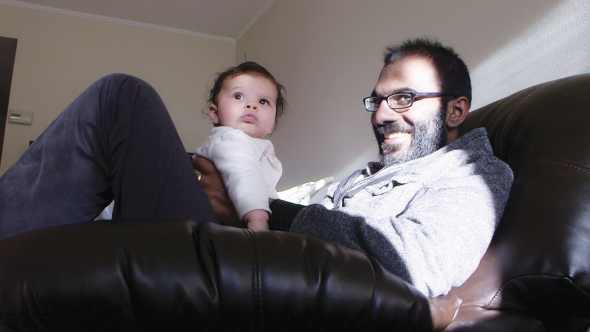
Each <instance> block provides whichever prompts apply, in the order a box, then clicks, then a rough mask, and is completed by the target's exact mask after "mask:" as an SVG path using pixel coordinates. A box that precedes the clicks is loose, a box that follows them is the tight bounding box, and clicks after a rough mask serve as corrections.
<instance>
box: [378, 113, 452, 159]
mask: <svg viewBox="0 0 590 332" xmlns="http://www.w3.org/2000/svg"><path fill="white" fill-rule="evenodd" d="M445 111H446V110H441V112H438V116H436V117H435V118H434V119H432V120H431V121H427V122H420V123H416V124H415V125H414V126H413V127H412V126H409V125H404V124H401V123H399V122H392V123H387V124H384V125H382V126H379V127H377V128H375V130H376V134H377V138H378V141H379V143H380V146H381V162H382V163H383V166H385V167H387V166H391V165H394V164H399V163H403V162H407V161H410V160H414V159H417V158H420V157H424V156H426V155H429V154H431V153H433V152H434V151H436V150H438V149H440V148H441V147H443V146H444V145H445V144H446V143H447V130H446V128H445V124H444V119H445V113H446V112H445ZM396 132H402V133H409V134H411V135H412V141H411V143H410V146H409V147H408V149H407V150H406V151H405V152H403V153H402V154H401V155H400V154H397V153H395V151H396V149H395V146H393V145H389V144H386V143H385V142H384V140H385V139H384V137H385V136H386V135H389V134H391V133H396Z"/></svg>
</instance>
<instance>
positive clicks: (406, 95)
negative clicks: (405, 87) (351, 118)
mask: <svg viewBox="0 0 590 332" xmlns="http://www.w3.org/2000/svg"><path fill="white" fill-rule="evenodd" d="M447 96H451V95H449V94H446V93H443V92H416V91H399V92H394V93H392V94H390V95H388V96H385V97H377V96H371V97H365V98H363V105H364V106H365V111H367V112H371V113H373V112H376V111H377V109H378V108H379V105H380V104H381V102H382V101H383V100H384V99H385V100H386V101H387V106H389V108H391V109H392V110H394V111H396V112H398V113H403V112H405V111H407V110H408V109H409V108H410V107H411V106H412V105H413V104H414V102H415V101H417V100H420V99H424V98H434V97H447Z"/></svg>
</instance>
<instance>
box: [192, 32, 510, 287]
mask: <svg viewBox="0 0 590 332" xmlns="http://www.w3.org/2000/svg"><path fill="white" fill-rule="evenodd" d="M470 103H471V83H470V78H469V72H468V69H467V66H466V65H465V63H464V62H463V60H461V58H460V57H459V56H458V55H457V54H456V53H455V51H453V50H452V49H451V48H449V47H446V46H443V45H441V44H440V43H438V42H435V41H430V40H425V39H416V40H409V41H406V42H404V43H402V44H401V45H399V46H394V47H390V48H388V49H387V52H386V55H385V61H384V66H383V68H382V70H381V73H380V74H379V78H378V80H377V83H376V85H375V87H374V89H373V92H372V94H371V96H370V97H366V98H364V99H363V104H364V107H365V109H366V111H368V112H370V113H371V123H372V126H373V129H374V132H375V136H376V138H377V142H378V144H379V150H380V155H381V160H380V161H379V162H370V163H368V165H367V167H366V168H365V169H362V170H358V171H356V172H354V173H353V174H351V175H350V176H348V177H347V178H346V179H344V180H343V181H341V182H340V183H337V184H335V185H334V186H332V188H331V189H330V190H329V191H328V195H327V196H326V198H325V199H324V201H323V202H322V204H315V205H310V206H305V207H304V206H295V205H292V204H288V203H286V202H283V201H280V200H274V201H273V202H271V210H272V213H273V215H272V219H271V223H270V227H271V229H276V230H288V231H291V232H297V233H303V234H307V235H312V236H315V237H318V238H321V239H323V240H327V241H332V242H335V243H338V244H341V245H344V246H347V247H350V248H354V249H358V250H361V251H363V252H365V253H367V254H368V255H370V256H372V257H374V258H376V259H377V260H378V261H379V262H380V263H381V264H382V265H383V266H384V267H385V268H387V269H388V270H390V271H391V272H393V273H395V274H397V275H398V276H400V277H402V278H403V279H405V280H407V281H408V282H410V283H412V284H413V285H414V286H415V287H416V288H417V289H419V290H420V291H421V292H423V293H424V294H425V295H427V296H431V297H432V296H438V295H441V294H446V293H447V292H448V291H449V290H450V289H451V288H452V287H455V286H459V285H461V284H462V283H463V282H464V281H465V280H466V279H467V278H468V277H469V276H470V275H471V273H473V271H474V270H475V269H476V267H477V265H478V264H479V261H480V259H481V257H482V256H483V254H484V253H485V251H486V249H487V247H488V245H489V243H490V241H491V239H492V235H493V233H494V230H495V227H496V225H497V223H498V221H499V220H500V218H501V216H502V213H503V210H504V206H505V204H506V201H507V199H508V195H509V192H510V187H511V184H512V181H513V175H512V171H511V170H510V168H509V166H508V165H507V164H505V163H504V162H502V161H501V160H499V159H498V158H496V157H495V156H494V155H493V151H492V148H491V145H490V143H489V140H488V137H487V133H486V131H485V129H483V128H478V129H474V130H472V131H470V132H467V133H465V134H463V135H461V136H460V133H459V126H460V125H461V123H463V121H464V120H465V118H466V116H467V114H468V112H469V107H470ZM195 163H196V165H197V168H202V167H203V165H202V164H203V163H202V162H200V161H195ZM206 173H207V172H206ZM206 177H215V174H214V173H213V174H206ZM209 181H211V180H210V179H209ZM204 187H205V190H206V191H207V193H208V195H209V197H210V199H211V201H212V203H213V208H214V210H215V211H216V213H217V216H218V217H219V216H220V214H223V212H222V211H227V209H228V207H227V206H228V205H229V203H228V202H225V203H223V202H222V204H219V202H220V198H219V197H220V195H219V192H213V190H211V189H209V188H207V185H206V184H205V185H204ZM221 201H222V200H221ZM223 204H225V206H223V207H220V206H222V205H223ZM225 213H226V212H225Z"/></svg>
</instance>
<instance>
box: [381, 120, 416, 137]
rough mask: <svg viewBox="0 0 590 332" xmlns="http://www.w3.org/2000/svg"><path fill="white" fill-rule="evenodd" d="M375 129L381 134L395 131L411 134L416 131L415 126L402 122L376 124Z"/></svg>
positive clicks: (384, 134)
mask: <svg viewBox="0 0 590 332" xmlns="http://www.w3.org/2000/svg"><path fill="white" fill-rule="evenodd" d="M375 131H376V132H377V133H378V134H379V135H381V136H386V135H390V134H393V133H408V134H411V133H412V132H413V131H414V128H413V127H412V126H409V125H405V124H403V123H400V122H387V123H384V124H381V125H376V126H375Z"/></svg>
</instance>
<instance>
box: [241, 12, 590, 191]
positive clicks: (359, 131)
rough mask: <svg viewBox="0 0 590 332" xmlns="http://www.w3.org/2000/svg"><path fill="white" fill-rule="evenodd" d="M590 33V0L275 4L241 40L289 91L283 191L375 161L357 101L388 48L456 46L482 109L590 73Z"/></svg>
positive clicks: (279, 136)
mask: <svg viewBox="0 0 590 332" xmlns="http://www.w3.org/2000/svg"><path fill="white" fill-rule="evenodd" d="M589 35H590V2H588V1H587V0H561V1H560V0H518V1H513V0H496V1H467V0H445V1H431V0H414V1H401V0H397V1H396V0H366V1H357V0H298V1H291V0H277V2H276V3H275V5H274V6H273V7H272V8H271V10H269V11H268V12H267V13H266V14H265V15H264V16H263V17H262V18H261V19H260V20H259V21H258V22H257V23H256V24H255V25H254V26H253V27H252V28H251V29H250V30H249V31H248V32H247V33H245V34H244V35H243V36H242V37H241V38H240V39H239V40H238V46H237V57H238V60H242V59H243V58H244V57H247V58H248V59H250V60H256V61H260V62H261V63H262V64H264V65H265V66H267V67H268V68H269V70H271V72H273V73H274V74H275V75H276V77H277V78H278V79H279V80H280V81H282V83H283V84H285V86H286V88H287V99H288V102H289V107H288V109H287V112H286V115H285V116H284V118H282V119H280V120H279V127H278V128H277V130H276V131H275V133H274V134H273V137H272V139H273V141H274V142H275V147H276V149H277V153H278V155H279V158H280V159H281V160H282V161H283V164H284V168H285V173H284V178H283V180H282V182H281V184H280V186H281V187H283V188H284V187H287V186H290V185H294V184H297V183H301V182H304V181H309V180H311V179H314V178H318V177H322V176H328V175H336V176H342V175H343V174H346V173H347V172H348V171H349V170H351V169H355V168H358V167H362V165H363V163H364V162H365V161H367V160H368V159H371V158H375V157H376V151H377V148H376V145H375V143H374V138H373V136H372V131H371V130H370V126H369V115H368V114H365V113H363V111H362V108H361V104H360V100H361V98H362V97H364V96H366V95H367V94H368V93H370V91H371V90H372V87H373V84H374V82H375V80H376V77H377V74H378V71H379V70H380V68H381V61H382V55H383V51H384V47H385V46H386V45H388V44H392V43H398V42H400V41H402V40H404V39H406V38H411V37H421V36H429V37H435V38H437V39H439V40H441V41H442V42H443V43H446V44H449V45H450V46H452V47H454V48H455V49H456V51H457V52H458V53H459V54H461V55H462V57H463V58H464V60H465V61H466V62H467V64H468V66H469V67H470V68H471V71H472V81H473V86H474V91H473V92H474V98H475V99H474V108H476V107H479V106H482V105H484V104H486V103H488V102H490V101H493V100H495V99H498V98H500V97H503V96H505V95H507V94H509V93H511V92H515V91H516V90H518V89H520V88H524V87H526V86H529V85H532V84H535V83H539V82H543V81H546V80H550V79H554V78H558V77H563V76H567V75H571V74H576V73H582V72H590V60H589V59H590V37H588V36H589Z"/></svg>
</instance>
